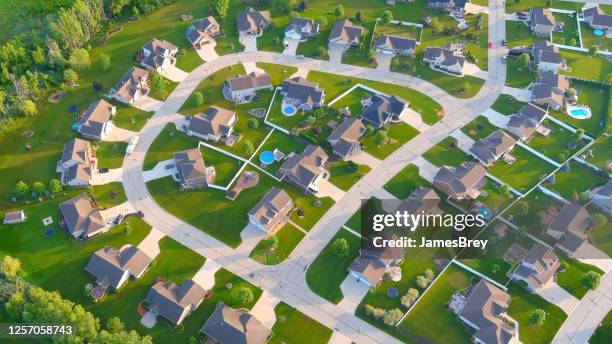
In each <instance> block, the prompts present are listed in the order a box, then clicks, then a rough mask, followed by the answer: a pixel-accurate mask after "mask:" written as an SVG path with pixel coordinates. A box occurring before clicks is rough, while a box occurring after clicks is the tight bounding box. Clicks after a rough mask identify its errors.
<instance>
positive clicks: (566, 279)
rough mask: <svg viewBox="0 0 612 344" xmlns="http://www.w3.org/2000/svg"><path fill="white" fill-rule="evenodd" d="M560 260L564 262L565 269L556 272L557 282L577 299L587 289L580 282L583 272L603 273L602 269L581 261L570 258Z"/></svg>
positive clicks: (580, 297)
mask: <svg viewBox="0 0 612 344" xmlns="http://www.w3.org/2000/svg"><path fill="white" fill-rule="evenodd" d="M561 261H562V262H563V263H565V265H566V266H567V269H565V271H558V272H557V284H559V286H561V288H563V289H565V290H567V291H568V292H569V293H570V294H572V295H574V296H575V297H576V298H578V299H582V297H583V296H584V295H585V294H586V293H587V292H588V291H589V290H588V289H586V288H585V287H583V286H582V283H580V278H581V277H582V275H583V274H585V273H587V272H589V271H595V272H597V273H599V274H601V275H603V271H601V269H599V268H598V267H596V266H594V265H591V264H586V263H582V262H579V261H577V260H575V259H571V258H565V259H561Z"/></svg>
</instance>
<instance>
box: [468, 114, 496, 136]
mask: <svg viewBox="0 0 612 344" xmlns="http://www.w3.org/2000/svg"><path fill="white" fill-rule="evenodd" d="M497 129H499V128H498V127H496V126H494V125H493V124H491V122H489V119H488V118H486V117H485V116H482V115H481V116H478V117H476V118H475V119H473V120H472V121H471V122H470V123H468V124H466V125H465V126H464V127H463V128H461V131H463V132H464V133H465V134H466V135H467V136H469V137H471V138H472V139H474V140H480V139H484V138H485V137H487V136H489V135H490V134H492V133H493V132H494V131H496V130H497Z"/></svg>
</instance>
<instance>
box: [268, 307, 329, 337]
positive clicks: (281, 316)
mask: <svg viewBox="0 0 612 344" xmlns="http://www.w3.org/2000/svg"><path fill="white" fill-rule="evenodd" d="M274 313H275V314H276V319H277V320H276V323H274V327H272V335H271V338H270V340H269V342H268V343H270V344H284V343H292V344H293V343H295V344H309V343H327V342H328V341H329V339H330V338H331V336H332V334H333V330H331V329H329V328H327V327H325V326H323V325H322V324H321V323H319V322H318V321H316V320H315V319H313V318H311V317H309V316H307V315H305V314H304V313H302V312H300V311H298V310H297V309H295V308H293V307H291V306H289V305H288V304H286V303H284V302H281V303H279V304H278V305H277V306H276V307H275V308H274Z"/></svg>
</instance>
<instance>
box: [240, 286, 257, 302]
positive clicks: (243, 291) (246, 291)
mask: <svg viewBox="0 0 612 344" xmlns="http://www.w3.org/2000/svg"><path fill="white" fill-rule="evenodd" d="M239 297H240V302H242V303H244V304H246V303H251V302H253V300H254V299H255V297H254V296H253V291H252V290H251V288H247V287H242V288H240V295H239Z"/></svg>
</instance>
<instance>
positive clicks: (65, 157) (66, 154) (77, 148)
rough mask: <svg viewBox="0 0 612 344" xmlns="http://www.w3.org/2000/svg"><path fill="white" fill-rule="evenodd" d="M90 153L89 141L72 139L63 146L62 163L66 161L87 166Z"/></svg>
mask: <svg viewBox="0 0 612 344" xmlns="http://www.w3.org/2000/svg"><path fill="white" fill-rule="evenodd" d="M90 151H91V145H90V143H89V141H86V140H83V139H79V138H73V139H72V140H70V141H68V142H66V144H64V151H63V152H62V163H66V162H68V161H76V162H77V163H81V164H89V152H90Z"/></svg>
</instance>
